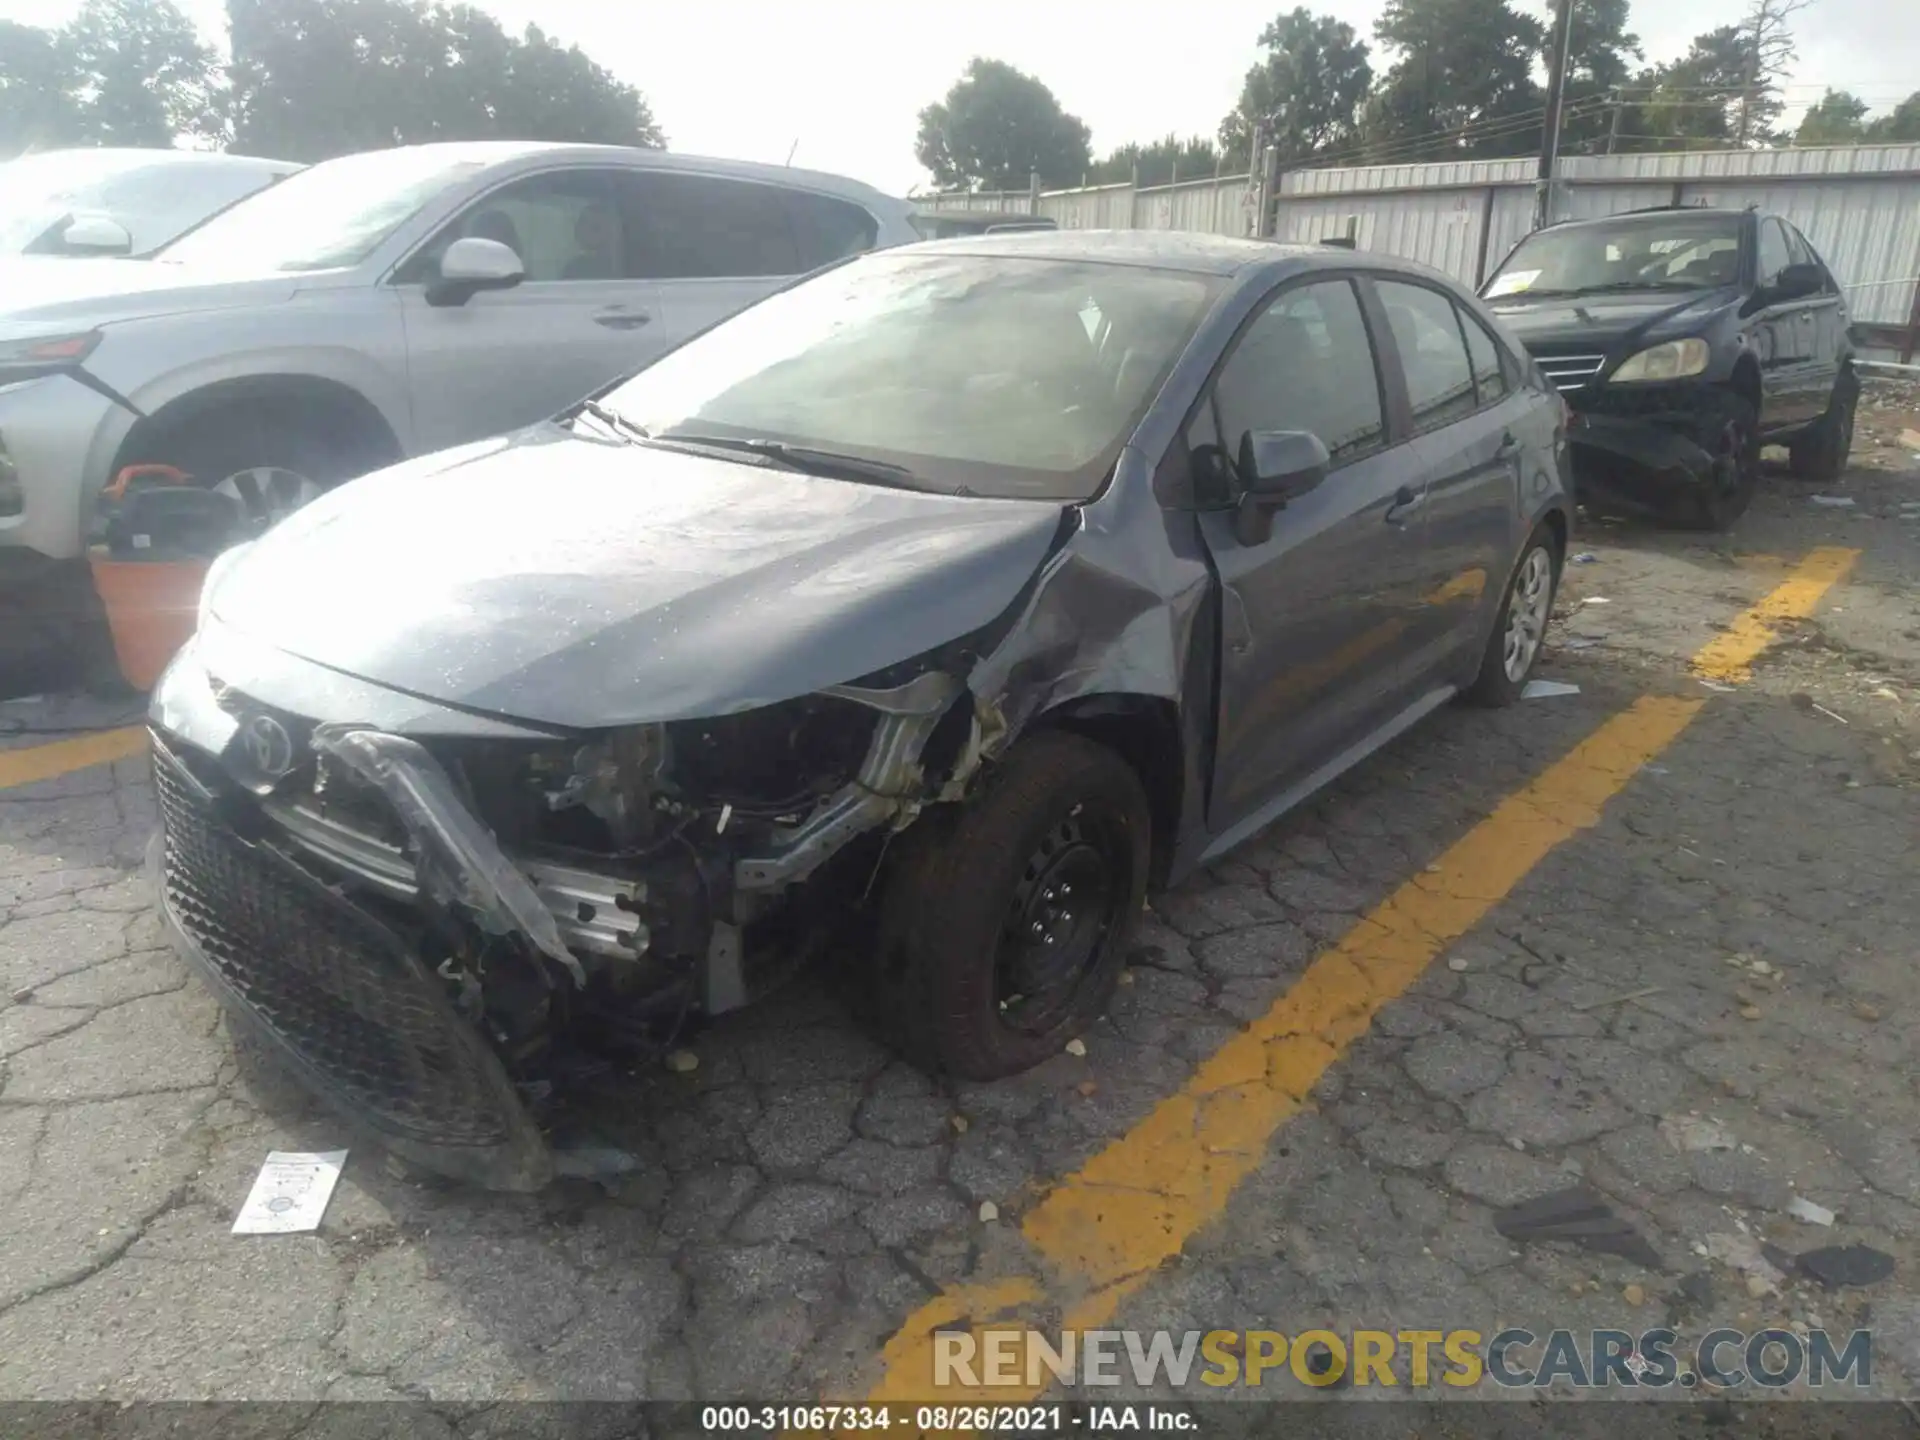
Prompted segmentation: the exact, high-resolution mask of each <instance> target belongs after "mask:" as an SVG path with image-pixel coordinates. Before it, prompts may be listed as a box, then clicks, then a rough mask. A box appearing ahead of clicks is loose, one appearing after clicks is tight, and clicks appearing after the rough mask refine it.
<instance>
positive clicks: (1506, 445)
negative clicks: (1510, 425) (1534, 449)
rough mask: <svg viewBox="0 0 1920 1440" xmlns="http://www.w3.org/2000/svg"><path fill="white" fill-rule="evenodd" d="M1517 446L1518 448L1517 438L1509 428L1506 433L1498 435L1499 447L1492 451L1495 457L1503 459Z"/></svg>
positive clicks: (1516, 448)
mask: <svg viewBox="0 0 1920 1440" xmlns="http://www.w3.org/2000/svg"><path fill="white" fill-rule="evenodd" d="M1519 448H1520V441H1519V439H1518V438H1517V437H1516V436H1515V435H1514V433H1513V432H1512V431H1511V430H1509V431H1507V433H1506V434H1504V435H1502V436H1501V437H1500V448H1499V449H1498V450H1496V451H1494V452H1493V453H1494V456H1495V458H1497V459H1500V460H1505V459H1506V458H1507V457H1508V456H1510V455H1512V454H1513V453H1514V452H1515V451H1516V450H1518V449H1519Z"/></svg>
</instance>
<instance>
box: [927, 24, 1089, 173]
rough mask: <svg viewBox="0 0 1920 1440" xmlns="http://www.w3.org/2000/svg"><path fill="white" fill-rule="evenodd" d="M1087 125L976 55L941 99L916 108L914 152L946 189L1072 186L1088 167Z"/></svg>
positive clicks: (1043, 92)
mask: <svg viewBox="0 0 1920 1440" xmlns="http://www.w3.org/2000/svg"><path fill="white" fill-rule="evenodd" d="M1090 139H1091V136H1090V134H1089V132H1088V130H1087V126H1086V123H1085V122H1084V121H1082V120H1080V119H1079V118H1078V117H1077V116H1073V115H1069V114H1067V112H1066V111H1065V110H1063V109H1061V108H1060V102H1059V101H1058V100H1056V99H1055V98H1054V95H1053V92H1052V91H1051V90H1049V89H1048V88H1047V87H1046V86H1045V85H1043V84H1041V83H1040V82H1039V81H1038V80H1036V79H1034V78H1033V76H1031V75H1027V74H1024V73H1022V72H1021V71H1019V70H1016V69H1014V68H1013V66H1011V65H1008V64H1007V63H1005V62H1004V61H1001V60H988V59H984V58H980V57H976V58H974V59H973V60H972V61H970V62H969V63H968V65H967V69H966V73H965V74H964V75H962V76H961V77H960V79H959V80H958V81H957V82H955V84H954V87H953V88H952V89H951V90H949V91H948V92H947V96H946V99H944V100H942V101H939V102H938V103H936V104H933V105H929V106H927V108H926V109H924V110H922V111H921V112H920V131H919V135H918V136H917V137H916V139H915V141H914V147H913V153H914V155H915V156H916V157H917V158H918V159H919V161H920V163H921V164H922V165H924V166H926V167H927V170H928V172H929V173H930V174H932V176H933V179H934V183H935V184H937V185H938V186H940V187H941V188H942V189H944V190H951V189H968V190H1024V189H1026V187H1027V182H1028V177H1029V176H1030V175H1032V174H1033V173H1034V172H1035V171H1038V172H1039V175H1040V180H1041V183H1042V184H1047V185H1076V184H1078V183H1079V182H1080V179H1081V177H1082V176H1083V175H1085V174H1086V173H1087V172H1088V171H1089V170H1090V169H1091V168H1092V161H1093V154H1092V150H1091V148H1090V146H1089V143H1088V142H1089V140H1090Z"/></svg>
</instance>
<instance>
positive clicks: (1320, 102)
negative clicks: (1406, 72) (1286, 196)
mask: <svg viewBox="0 0 1920 1440" xmlns="http://www.w3.org/2000/svg"><path fill="white" fill-rule="evenodd" d="M1260 45H1261V48H1262V49H1264V50H1265V51H1266V54H1265V55H1264V56H1262V57H1261V59H1260V62H1259V63H1258V64H1256V65H1255V66H1254V67H1253V68H1252V69H1250V70H1248V71H1247V78H1246V80H1245V82H1244V83H1243V84H1242V85H1241V87H1240V101H1239V103H1238V104H1237V105H1235V106H1234V108H1233V111H1232V113H1231V114H1229V115H1228V116H1227V117H1226V119H1224V120H1222V121H1221V122H1220V143H1221V145H1222V146H1224V147H1225V149H1226V154H1227V162H1228V164H1229V165H1230V166H1232V167H1233V168H1234V169H1241V168H1244V167H1245V166H1246V165H1248V164H1249V163H1250V162H1251V158H1252V154H1253V134H1254V130H1255V128H1256V127H1258V128H1259V129H1260V130H1261V132H1262V133H1263V134H1264V135H1266V136H1267V137H1268V139H1269V141H1270V142H1271V143H1272V145H1273V146H1274V149H1275V151H1276V153H1277V154H1278V155H1279V158H1280V160H1281V162H1282V163H1283V164H1290V163H1293V162H1296V161H1299V160H1303V159H1305V158H1307V157H1309V156H1311V155H1314V154H1316V153H1319V152H1321V151H1325V150H1329V149H1334V148H1337V147H1340V146H1346V145H1351V144H1352V143H1353V141H1354V139H1355V138H1356V136H1357V134H1358V127H1359V121H1360V107H1361V106H1362V105H1363V104H1364V103H1365V102H1366V98H1367V88H1368V87H1369V86H1370V85H1372V84H1373V67H1372V65H1371V64H1369V63H1368V60H1367V54H1368V51H1367V43H1366V41H1364V40H1361V39H1359V38H1358V37H1357V36H1355V34H1354V30H1353V27H1352V26H1351V25H1349V24H1347V23H1346V22H1345V21H1343V20H1337V19H1335V18H1334V17H1333V16H1331V15H1315V14H1313V13H1312V12H1311V11H1309V10H1307V9H1305V8H1304V7H1302V8H1299V9H1295V10H1290V11H1288V12H1287V13H1286V14H1284V15H1277V16H1275V17H1274V18H1273V19H1272V20H1271V21H1269V22H1268V24H1267V27H1266V28H1265V29H1264V30H1262V31H1261V32H1260Z"/></svg>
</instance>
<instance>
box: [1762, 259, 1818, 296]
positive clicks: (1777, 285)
mask: <svg viewBox="0 0 1920 1440" xmlns="http://www.w3.org/2000/svg"><path fill="white" fill-rule="evenodd" d="M1826 286H1827V282H1826V277H1825V276H1823V275H1822V274H1821V273H1820V267H1819V266H1818V265H1812V264H1808V263H1806V262H1804V261H1803V262H1801V263H1800V264H1797V265H1785V266H1782V267H1781V270H1780V274H1779V276H1778V278H1776V279H1775V280H1774V282H1773V293H1774V295H1775V297H1776V298H1778V299H1781V300H1799V299H1802V298H1804V297H1805V296H1808V295H1818V294H1819V293H1820V292H1821V291H1822V290H1824V289H1826Z"/></svg>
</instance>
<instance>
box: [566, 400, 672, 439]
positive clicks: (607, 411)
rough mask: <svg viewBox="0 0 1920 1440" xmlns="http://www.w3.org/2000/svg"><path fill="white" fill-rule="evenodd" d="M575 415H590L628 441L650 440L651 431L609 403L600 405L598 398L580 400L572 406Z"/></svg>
mask: <svg viewBox="0 0 1920 1440" xmlns="http://www.w3.org/2000/svg"><path fill="white" fill-rule="evenodd" d="M573 413H574V414H575V415H591V416H592V417H593V418H594V419H596V420H598V421H599V422H600V423H601V424H602V425H604V426H606V427H607V428H608V429H609V430H611V431H613V432H614V434H616V435H624V436H626V437H627V439H628V440H629V441H634V440H651V439H652V438H653V432H651V431H650V430H648V429H647V427H646V426H644V425H641V424H638V423H636V422H635V421H632V420H629V419H627V417H626V416H624V415H622V414H621V413H620V412H619V411H618V410H615V409H614V408H613V407H612V406H611V405H602V404H601V403H600V402H599V401H598V400H582V401H581V402H580V403H579V404H578V405H576V406H574V407H573Z"/></svg>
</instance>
